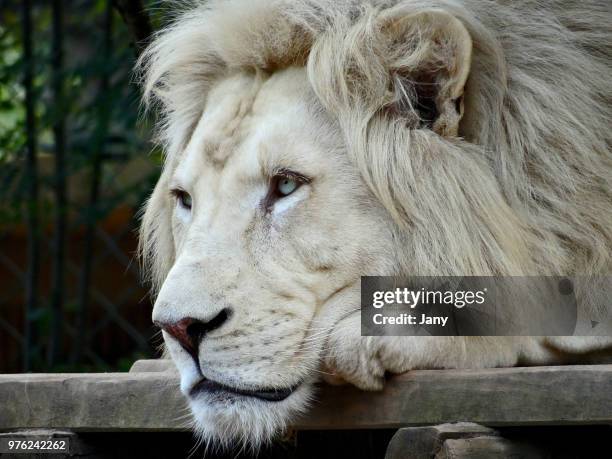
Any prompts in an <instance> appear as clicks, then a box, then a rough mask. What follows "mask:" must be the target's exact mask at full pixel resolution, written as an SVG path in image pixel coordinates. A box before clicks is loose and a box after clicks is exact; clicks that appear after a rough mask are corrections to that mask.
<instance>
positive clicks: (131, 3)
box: [0, 0, 166, 373]
mask: <svg viewBox="0 0 612 459" xmlns="http://www.w3.org/2000/svg"><path fill="white" fill-rule="evenodd" d="M165 18H166V15H165V14H164V11H163V9H162V8H160V6H159V1H146V0H145V1H143V0H123V1H122V0H66V1H62V0H41V1H34V0H0V373H7V372H8V373H11V372H22V371H44V372H56V371H123V370H127V369H128V368H129V366H130V365H131V363H132V362H133V361H134V360H137V359H139V358H146V357H152V356H154V355H155V354H156V348H157V346H158V345H159V344H160V342H161V340H160V338H159V337H157V336H155V330H154V328H153V326H152V324H151V320H150V313H151V300H150V298H149V296H148V295H147V287H146V285H144V284H143V283H142V282H141V279H140V273H139V266H138V260H137V258H136V254H135V251H136V245H137V234H136V231H137V227H138V218H137V216H138V210H139V208H140V207H141V205H142V203H143V202H144V201H145V199H146V197H147V195H148V193H150V191H151V189H152V187H153V185H154V183H155V180H156V178H157V175H158V171H159V167H160V163H161V154H160V152H159V151H157V150H156V149H155V148H154V146H153V145H152V144H151V143H150V138H151V132H150V131H151V125H152V120H151V119H148V118H146V117H145V116H144V114H143V111H142V110H141V107H140V105H139V88H138V87H137V85H136V84H135V83H134V81H133V73H132V69H133V66H134V64H135V61H136V59H137V56H138V53H139V52H140V51H141V50H142V47H143V46H144V45H145V44H146V42H147V40H148V39H149V37H150V35H151V33H152V32H153V31H154V30H156V29H158V28H159V27H161V26H162V25H163V22H164V20H165Z"/></svg>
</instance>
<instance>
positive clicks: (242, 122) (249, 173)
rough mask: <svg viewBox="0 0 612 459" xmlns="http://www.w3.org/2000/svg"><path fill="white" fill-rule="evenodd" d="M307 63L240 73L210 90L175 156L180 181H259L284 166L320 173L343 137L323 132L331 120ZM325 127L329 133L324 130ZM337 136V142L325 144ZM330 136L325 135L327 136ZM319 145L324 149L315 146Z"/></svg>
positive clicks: (221, 182) (185, 182)
mask: <svg viewBox="0 0 612 459" xmlns="http://www.w3.org/2000/svg"><path fill="white" fill-rule="evenodd" d="M321 117H322V115H321V113H320V106H319V105H318V103H317V101H316V98H315V97H314V94H313V92H312V88H311V86H310V83H309V82H308V78H307V76H306V70H305V69H304V68H291V69H285V70H282V71H278V72H275V73H273V74H264V73H262V72H239V73H236V74H234V75H231V76H229V77H226V78H225V79H222V80H220V81H219V82H218V83H216V84H215V85H214V86H213V88H212V89H211V91H210V93H209V95H208V97H207V101H206V105H205V107H204V109H203V113H202V115H201V117H200V120H199V121H198V123H197V126H196V128H195V129H194V131H193V133H192V135H191V138H190V140H189V142H188V143H187V147H186V149H185V150H184V152H183V153H182V155H181V157H180V158H179V161H177V166H176V170H175V173H174V176H175V178H176V181H177V182H182V183H184V184H187V185H189V184H190V183H191V184H193V183H195V182H197V181H206V182H209V185H210V183H211V182H214V183H216V184H215V186H214V187H215V189H216V190H217V191H219V187H220V186H223V183H224V182H228V181H229V182H231V181H235V182H237V183H238V182H240V183H241V184H242V185H244V183H245V182H248V181H256V180H259V179H261V177H262V176H265V175H272V174H273V173H274V170H276V169H280V168H288V169H297V170H300V171H301V172H304V173H306V174H308V173H310V174H313V175H314V174H316V173H318V172H319V170H318V169H321V168H323V167H324V163H325V159H326V158H327V159H329V154H328V155H322V157H318V156H317V155H316V151H323V150H325V151H329V150H334V151H336V150H337V147H338V146H337V145H335V143H336V142H337V139H338V138H339V136H330V135H327V136H326V135H325V134H326V133H327V131H329V130H330V128H329V126H326V125H325V123H326V122H327V124H329V123H328V120H323V119H319V118H321ZM324 131H325V132H324ZM331 138H333V139H336V140H333V143H334V145H333V146H330V145H323V144H324V143H325V142H327V143H330V140H329V139H331ZM326 139H327V140H326ZM315 144H321V148H313V146H314V145H315Z"/></svg>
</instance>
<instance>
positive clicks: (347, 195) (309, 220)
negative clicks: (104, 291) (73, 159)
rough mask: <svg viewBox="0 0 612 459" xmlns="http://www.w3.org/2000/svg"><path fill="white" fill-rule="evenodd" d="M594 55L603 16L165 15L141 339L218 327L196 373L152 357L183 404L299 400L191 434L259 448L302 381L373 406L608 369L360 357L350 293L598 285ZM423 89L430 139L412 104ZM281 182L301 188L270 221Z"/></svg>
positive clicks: (433, 343) (609, 212) (394, 7)
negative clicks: (292, 177)
mask: <svg viewBox="0 0 612 459" xmlns="http://www.w3.org/2000/svg"><path fill="white" fill-rule="evenodd" d="M611 33H612V14H611V13H610V8H609V5H608V3H607V2H605V1H601V2H598V1H587V2H573V1H569V2H568V1H565V2H553V1H547V2H536V1H526V0H525V1H517V2H499V3H498V2H492V1H488V0H465V1H452V0H448V1H445V0H431V1H421V0H404V1H384V2H383V1H380V2H379V1H373V2H358V1H349V0H344V1H331V0H297V1H290V0H276V1H263V0H258V1H247V0H242V1H239V0H227V1H209V2H204V3H202V4H201V5H199V6H195V7H194V8H192V9H189V10H187V11H186V12H184V13H182V14H180V15H178V17H177V19H176V20H175V22H174V23H173V24H172V25H170V26H169V27H168V28H167V29H166V30H164V31H162V32H161V33H160V34H159V36H158V37H157V38H156V40H155V41H154V42H153V43H152V44H151V46H150V47H149V49H148V51H147V52H146V53H145V54H144V56H143V58H142V61H141V63H140V65H141V67H140V68H141V69H142V71H143V80H144V89H145V100H147V101H149V102H154V103H157V104H158V105H159V108H160V113H161V116H162V118H161V122H160V129H159V140H160V142H161V143H162V144H163V146H164V149H165V151H166V163H165V165H164V169H163V171H162V174H161V177H160V179H159V182H158V184H157V186H156V188H155V190H154V192H153V194H152V196H151V198H150V200H149V202H148V203H147V207H146V211H145V214H144V217H143V224H142V232H141V252H142V254H143V258H144V260H145V266H146V267H147V270H148V271H149V272H150V274H151V280H152V282H153V286H154V290H155V291H156V292H158V297H157V302H156V304H155V308H154V311H153V317H154V319H155V320H161V321H176V320H179V319H181V318H183V317H187V316H191V317H197V318H199V319H201V320H207V319H210V318H211V317H214V315H215V314H216V313H218V311H220V310H221V309H222V308H224V307H228V308H231V309H232V310H233V311H234V314H233V316H232V317H231V319H230V320H229V321H228V322H227V323H226V324H224V325H223V326H222V327H221V328H219V329H218V330H216V331H214V332H211V333H210V335H209V336H207V337H206V338H205V339H204V340H203V342H202V344H201V346H200V354H199V355H200V358H199V369H198V368H197V367H196V366H195V363H194V362H193V361H192V360H191V359H190V358H189V357H188V356H187V355H186V352H185V351H184V350H183V349H182V348H181V347H180V346H178V344H177V343H176V342H175V341H174V340H173V339H172V338H170V337H168V336H165V338H166V342H167V345H168V350H169V351H170V354H171V355H172V357H173V359H174V361H175V363H176V364H177V367H178V368H179V370H180V372H181V376H182V387H183V390H184V391H185V393H188V390H189V388H190V387H191V386H192V385H193V383H194V382H195V381H196V379H197V378H198V377H199V376H198V372H201V373H202V374H203V375H204V376H206V377H210V378H213V379H215V380H218V381H219V382H223V383H226V384H230V385H234V386H237V387H244V388H248V387H254V386H261V385H264V386H276V387H281V386H287V385H293V384H296V383H301V385H300V387H299V389H298V390H297V391H296V392H295V393H293V394H292V395H291V396H290V397H289V398H287V399H286V400H284V401H281V402H262V401H259V400H255V399H253V400H250V399H244V398H236V400H234V402H233V403H227V402H225V403H220V402H215V401H214V400H212V399H209V398H207V397H205V396H201V397H199V398H197V399H190V406H191V408H192V411H193V414H194V418H195V420H196V425H197V429H198V430H199V431H200V432H201V433H202V434H203V435H204V436H205V437H206V438H210V439H216V440H219V441H221V442H224V443H225V444H231V443H232V442H234V441H240V440H243V441H245V442H247V443H252V444H258V443H259V442H261V441H265V440H267V439H269V438H270V437H271V436H272V435H273V434H274V433H276V432H277V431H279V430H281V429H282V428H283V427H284V426H285V425H286V424H287V423H288V422H289V421H290V420H291V418H292V416H294V415H295V414H297V413H299V412H300V411H302V410H303V409H304V408H305V407H306V406H307V402H308V399H309V397H310V396H311V393H312V385H313V383H314V382H315V381H316V380H317V379H319V376H320V375H321V372H320V370H321V369H323V371H324V372H326V373H329V374H327V375H325V376H326V377H327V379H329V380H333V381H337V380H339V379H340V380H347V381H349V382H351V383H353V384H356V385H357V386H359V387H361V388H364V389H379V388H381V387H382V384H383V381H384V380H383V374H384V372H385V371H392V372H403V371H407V370H410V369H413V368H454V367H492V366H510V365H516V364H517V363H526V364H549V363H561V362H565V361H569V360H571V359H576V358H577V357H576V356H579V355H581V354H585V353H588V352H591V351H598V350H605V349H608V348H609V347H610V345H611V344H612V340H610V339H607V338H597V337H592V338H513V337H507V338H486V337H482V338H479V337H471V338H470V337H468V338H463V337H437V338H434V337H427V338H426V337H401V338H396V337H381V338H363V337H361V336H360V327H359V324H358V314H357V313H356V312H357V311H358V308H359V301H360V300H359V277H360V276H362V275H374V274H380V275H395V274H401V275H543V274H550V275H553V274H563V275H572V274H581V275H586V276H590V275H597V274H609V273H610V272H611V271H612V269H611V268H612V230H611V228H612V192H611V189H610V177H612V155H610V145H611V144H612V134H611V130H610V122H611V121H612V108H611V105H612V104H610V102H611V95H612V81H611V80H610V78H609V75H610V74H611V72H610V70H611V68H610V67H611V65H610V64H611V56H612V50H611V44H610V40H609V37H610V35H611ZM425 77H427V78H433V80H432V81H433V83H434V84H435V88H436V93H435V98H434V99H433V100H434V101H435V106H436V111H437V118H436V119H435V122H433V123H432V124H431V125H428V124H427V123H426V122H425V121H424V118H423V115H422V113H421V112H420V108H419V105H418V104H417V102H416V97H419V96H418V94H419V91H422V90H423V87H422V83H423V82H422V81H421V80H422V79H423V78H425ZM427 84H431V83H427ZM279 168H287V169H291V170H294V171H297V172H300V173H302V174H305V175H307V176H309V177H312V182H311V183H308V184H304V185H302V187H301V188H300V189H298V190H297V191H296V192H295V193H294V194H293V195H290V196H289V197H287V198H285V200H281V201H278V202H277V203H276V204H275V205H274V207H273V208H272V209H271V210H270V211H266V209H264V208H262V206H261V203H262V200H263V199H264V196H265V195H266V193H267V189H268V186H269V180H270V177H271V176H272V175H273V174H274V171H276V170H278V169H279ZM177 186H180V187H182V188H183V189H185V190H186V191H188V192H189V193H190V194H191V196H192V197H193V208H192V211H191V213H190V214H189V215H185V214H184V209H181V210H179V209H177V206H176V205H175V203H174V201H173V198H171V196H170V193H169V190H170V189H171V188H172V187H177ZM582 293H585V292H582ZM587 293H588V292H587ZM594 312H597V313H599V314H603V311H594ZM320 364H322V366H320Z"/></svg>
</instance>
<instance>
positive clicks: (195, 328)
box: [155, 308, 230, 361]
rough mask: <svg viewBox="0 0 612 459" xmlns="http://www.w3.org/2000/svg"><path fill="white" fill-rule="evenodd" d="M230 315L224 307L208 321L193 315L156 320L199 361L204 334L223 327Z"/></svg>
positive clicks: (160, 326) (156, 322) (158, 324)
mask: <svg viewBox="0 0 612 459" xmlns="http://www.w3.org/2000/svg"><path fill="white" fill-rule="evenodd" d="M229 316H230V311H229V309H227V308H224V309H222V310H221V311H220V312H219V313H218V314H217V315H216V316H215V317H213V318H212V319H210V320H209V321H207V322H204V321H202V320H199V319H194V318H193V317H185V318H183V319H181V320H179V321H177V322H173V323H168V322H158V321H155V325H157V326H158V327H159V328H161V329H162V330H164V331H165V332H166V333H168V334H169V335H171V336H172V337H174V338H175V339H176V340H177V341H178V342H179V343H180V345H181V346H183V349H185V350H186V351H187V352H189V354H191V356H192V357H193V358H194V359H196V361H197V360H198V349H199V347H200V342H201V341H202V339H203V338H204V336H205V335H206V334H207V333H209V332H211V331H213V330H216V329H217V328H219V327H221V326H222V325H223V324H224V323H225V322H226V321H227V319H228V318H229Z"/></svg>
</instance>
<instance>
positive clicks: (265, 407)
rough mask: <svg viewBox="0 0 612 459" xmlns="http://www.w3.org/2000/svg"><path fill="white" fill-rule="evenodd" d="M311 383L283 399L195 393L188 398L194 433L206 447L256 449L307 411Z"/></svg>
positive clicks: (236, 394) (296, 388) (215, 392)
mask: <svg viewBox="0 0 612 459" xmlns="http://www.w3.org/2000/svg"><path fill="white" fill-rule="evenodd" d="M312 393H313V384H312V383H307V382H303V383H302V384H300V385H299V386H297V387H294V388H292V390H291V392H290V393H289V394H287V395H286V396H285V397H283V398H282V399H278V400H267V399H265V398H261V397H256V396H252V395H249V394H244V393H243V394H240V393H235V392H231V391H205V390H204V391H202V390H199V391H194V392H193V393H192V394H190V395H189V397H188V400H189V407H190V408H191V412H192V414H193V418H194V422H195V430H196V432H197V433H198V434H199V435H201V437H202V438H203V440H204V441H206V442H207V443H208V444H209V445H212V446H218V447H221V448H223V449H234V448H248V449H253V450H256V449H257V448H258V447H259V446H261V445H262V444H265V443H269V442H270V441H271V440H272V438H274V437H275V436H277V435H279V434H280V433H282V432H283V431H284V430H285V428H286V427H287V426H288V425H289V424H290V423H291V422H292V421H293V419H295V417H296V416H298V415H299V414H301V413H302V412H304V411H305V410H306V408H307V407H308V404H309V402H310V399H311V396H312Z"/></svg>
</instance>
